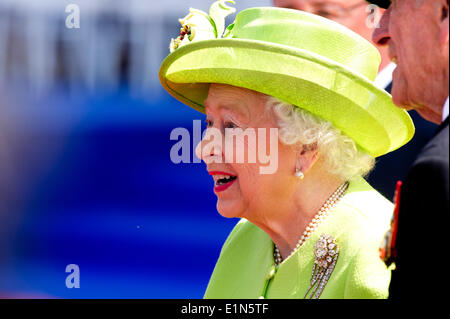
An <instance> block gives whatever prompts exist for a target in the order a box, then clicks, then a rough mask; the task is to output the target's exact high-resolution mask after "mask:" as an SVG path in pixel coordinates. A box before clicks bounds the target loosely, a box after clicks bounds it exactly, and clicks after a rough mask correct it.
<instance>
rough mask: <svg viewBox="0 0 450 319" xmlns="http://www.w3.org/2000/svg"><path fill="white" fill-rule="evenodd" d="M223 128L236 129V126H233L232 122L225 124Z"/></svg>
mask: <svg viewBox="0 0 450 319" xmlns="http://www.w3.org/2000/svg"><path fill="white" fill-rule="evenodd" d="M224 126H225V128H236V127H237V125H236V124H234V123H233V122H225V125H224Z"/></svg>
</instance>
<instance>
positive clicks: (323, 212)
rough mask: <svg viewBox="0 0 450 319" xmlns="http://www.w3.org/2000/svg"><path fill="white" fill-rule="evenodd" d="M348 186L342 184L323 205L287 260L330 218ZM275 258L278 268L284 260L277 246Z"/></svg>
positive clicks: (346, 183) (274, 253) (274, 252)
mask: <svg viewBox="0 0 450 319" xmlns="http://www.w3.org/2000/svg"><path fill="white" fill-rule="evenodd" d="M348 184H349V183H348V182H345V183H343V184H341V186H339V188H338V189H337V190H336V191H335V192H334V193H333V194H332V195H331V196H330V197H329V198H328V199H327V201H326V202H325V203H324V204H323V205H322V207H321V208H320V209H319V212H318V213H317V214H316V215H315V216H314V218H313V219H312V221H311V222H310V223H309V224H308V226H306V230H305V231H304V232H303V235H302V237H300V239H299V241H298V242H297V245H296V246H295V248H294V250H293V251H292V252H291V253H290V255H289V256H288V257H287V258H289V257H291V256H292V255H293V254H294V253H295V252H296V251H297V250H298V249H299V248H300V247H301V246H302V245H303V244H304V243H305V241H306V240H307V239H308V238H309V237H310V236H311V234H312V233H313V232H314V230H316V228H317V226H319V224H320V222H322V221H323V220H324V219H325V217H327V216H328V213H329V212H330V210H331V208H333V207H334V205H335V204H336V203H337V202H338V201H339V200H340V199H341V198H342V196H343V195H344V193H345V192H346V190H347V188H348ZM273 257H274V260H275V266H278V265H279V264H281V262H282V261H283V259H282V258H281V254H280V250H279V249H278V247H277V245H275V248H274V251H273ZM287 258H286V259H287Z"/></svg>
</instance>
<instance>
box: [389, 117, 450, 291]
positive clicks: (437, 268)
mask: <svg viewBox="0 0 450 319" xmlns="http://www.w3.org/2000/svg"><path fill="white" fill-rule="evenodd" d="M448 216H449V118H448V117H447V119H446V120H445V121H444V122H443V123H442V124H441V125H440V126H439V128H438V130H437V132H436V135H435V136H434V137H433V138H432V139H431V140H430V141H429V142H428V144H427V145H426V146H425V147H424V148H423V150H422V151H421V153H420V154H419V156H418V157H417V159H416V161H415V162H414V164H413V166H412V167H411V169H410V171H409V173H408V175H407V177H406V180H405V181H404V183H403V186H402V188H401V192H400V207H399V215H398V231H397V239H396V244H395V246H396V249H397V258H396V269H395V270H394V271H393V272H392V280H391V284H390V288H389V298H390V299H394V300H397V299H404V298H413V299H416V298H419V299H422V298H432V299H437V298H445V297H446V293H445V290H442V288H443V287H447V284H446V283H448V279H447V278H448V274H447V271H448V267H449V264H448V261H446V260H448V257H449V256H450V225H449V223H448V219H449V218H448Z"/></svg>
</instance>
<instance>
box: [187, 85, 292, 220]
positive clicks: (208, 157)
mask: <svg viewBox="0 0 450 319" xmlns="http://www.w3.org/2000/svg"><path fill="white" fill-rule="evenodd" d="M265 103H266V97H265V96H264V95H262V94H260V93H258V92H254V91H251V90H247V89H243V88H238V87H233V86H229V85H219V84H212V85H211V86H210V89H209V94H208V97H207V99H206V100H205V108H206V123H207V130H206V132H205V135H204V137H203V139H202V141H201V143H199V145H198V146H197V149H196V153H197V156H199V157H200V158H201V159H202V160H203V161H205V163H206V165H207V170H208V172H209V174H211V175H212V177H213V178H214V193H215V194H216V195H217V199H218V200H217V210H218V211H219V213H220V214H221V215H223V216H224V217H244V218H248V217H250V216H248V215H249V214H253V215H254V214H258V212H261V211H263V210H264V211H267V209H275V208H277V207H279V205H280V204H279V203H280V201H281V202H282V200H283V197H285V196H289V194H290V192H292V191H293V185H294V182H295V177H294V172H295V156H296V152H295V149H294V147H292V146H287V145H284V144H282V143H280V142H279V140H278V134H277V132H278V131H277V130H278V126H277V123H276V120H275V117H274V115H273V113H272V112H271V111H269V110H266V106H265ZM271 128H272V131H271V130H270V129H271ZM230 133H231V134H234V135H235V140H234V143H233V144H229V141H230V139H229V137H230V136H231V135H230ZM271 133H272V135H271ZM273 133H276V134H273ZM253 134H254V135H253ZM252 136H253V137H252ZM238 140H240V141H241V142H242V143H241V144H239V143H238V142H237V141H238ZM227 141H228V142H227ZM262 144H265V145H262ZM264 146H265V149H264ZM239 152H241V154H243V155H244V156H243V157H241V158H240V159H239V158H238V155H237V153H239ZM261 152H263V153H264V154H265V155H268V154H270V156H269V157H268V158H270V160H267V159H268V158H267V157H266V158H265V159H266V161H265V160H264V157H263V156H261V154H260V153H261ZM252 154H254V155H255V156H254V157H253V159H252ZM274 161H276V163H275V164H276V169H274V170H266V171H265V173H262V171H264V167H265V168H267V167H268V165H269V164H268V162H272V163H270V165H272V166H273V165H274ZM268 171H270V173H267V172H268ZM251 217H252V218H253V219H255V218H256V216H251Z"/></svg>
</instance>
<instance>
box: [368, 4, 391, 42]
mask: <svg viewBox="0 0 450 319" xmlns="http://www.w3.org/2000/svg"><path fill="white" fill-rule="evenodd" d="M390 17H391V8H388V9H387V10H386V11H384V13H383V16H382V17H381V19H380V23H379V26H378V27H377V28H375V30H374V31H373V33H372V41H373V42H374V43H375V44H377V45H386V44H388V42H389V40H390V39H391V36H390V34H389V22H390V20H391V19H390Z"/></svg>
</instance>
